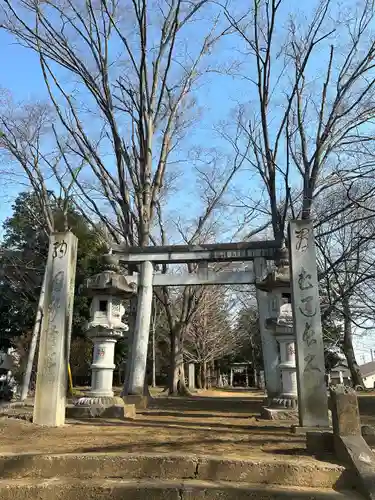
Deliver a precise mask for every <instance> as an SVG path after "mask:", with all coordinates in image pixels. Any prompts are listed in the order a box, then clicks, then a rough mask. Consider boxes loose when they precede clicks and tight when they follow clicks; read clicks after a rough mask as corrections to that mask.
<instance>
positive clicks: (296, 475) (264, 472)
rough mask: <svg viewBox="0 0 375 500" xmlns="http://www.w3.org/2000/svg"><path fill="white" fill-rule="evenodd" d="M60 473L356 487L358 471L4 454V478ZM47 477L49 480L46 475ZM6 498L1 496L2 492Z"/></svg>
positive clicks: (0, 473)
mask: <svg viewBox="0 0 375 500" xmlns="http://www.w3.org/2000/svg"><path fill="white" fill-rule="evenodd" d="M22 477H23V478H35V479H38V478H39V481H40V480H41V479H43V480H46V479H49V478H56V477H69V478H71V479H74V478H75V479H82V480H84V479H89V478H94V479H99V478H100V479H108V478H113V479H134V480H135V479H146V478H154V479H165V480H184V479H199V480H203V481H231V482H237V481H245V482H247V483H249V484H274V485H277V484H279V485H280V486H289V485H296V484H298V485H299V486H303V487H322V488H333V487H336V486H337V485H338V484H339V485H340V487H342V488H351V487H352V485H353V477H352V476H351V474H350V472H348V471H346V470H345V467H342V466H340V465H334V464H330V463H321V462H318V461H316V462H315V463H314V464H311V462H307V461H304V460H303V459H301V460H298V461H296V460H290V459H288V458H286V459H285V458H284V459H282V460H281V459H275V458H274V457H270V458H269V459H268V460H267V459H258V460H237V459H231V460H226V459H224V458H223V459H220V458H214V457H200V458H198V457H197V456H195V455H182V454H168V455H166V454H161V455H157V454H148V455H139V454H138V453H129V454H125V453H124V454H118V453H108V454H104V453H87V454H86V453H85V454H63V455H31V454H21V455H13V454H11V455H4V456H0V478H1V479H4V480H9V479H13V478H14V479H16V478H22ZM43 482H44V481H43ZM0 498H1V496H0Z"/></svg>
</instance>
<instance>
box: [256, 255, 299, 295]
mask: <svg viewBox="0 0 375 500" xmlns="http://www.w3.org/2000/svg"><path fill="white" fill-rule="evenodd" d="M290 286H291V283H290V268H289V258H288V249H287V248H285V247H284V248H281V249H280V250H279V255H278V258H277V260H276V261H275V267H274V269H272V270H271V271H268V272H267V274H266V275H265V277H264V278H263V279H261V280H260V281H259V282H258V283H256V287H257V288H258V289H259V290H262V291H263V292H272V291H275V290H277V289H280V288H290Z"/></svg>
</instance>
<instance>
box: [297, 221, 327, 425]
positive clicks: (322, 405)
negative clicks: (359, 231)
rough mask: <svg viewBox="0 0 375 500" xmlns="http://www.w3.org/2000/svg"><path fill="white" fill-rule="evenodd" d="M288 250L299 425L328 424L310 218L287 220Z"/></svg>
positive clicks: (316, 276) (317, 289) (316, 278)
mask: <svg viewBox="0 0 375 500" xmlns="http://www.w3.org/2000/svg"><path fill="white" fill-rule="evenodd" d="M289 253H290V266H291V277H292V305H293V319H294V328H295V332H296V354H297V380H298V409H299V420H300V425H301V426H302V427H329V420H328V396H327V387H326V383H325V365H324V347H323V335H322V324H321V317H320V301H319V288H318V274H317V265H316V250H315V240H314V233H313V225H312V222H311V221H309V220H293V221H291V222H290V225H289Z"/></svg>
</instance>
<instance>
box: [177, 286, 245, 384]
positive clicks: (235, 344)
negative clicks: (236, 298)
mask: <svg viewBox="0 0 375 500" xmlns="http://www.w3.org/2000/svg"><path fill="white" fill-rule="evenodd" d="M233 306H234V304H233V301H231V298H230V296H229V294H228V290H225V289H223V288H221V287H208V288H206V289H203V290H202V293H201V295H200V297H199V303H198V305H197V308H196V310H195V312H194V315H193V318H192V320H191V321H190V323H189V325H188V326H187V329H186V334H185V339H184V356H185V359H186V361H188V362H192V363H196V364H198V365H199V369H200V372H199V376H200V385H201V387H202V388H206V387H207V368H208V366H210V365H213V363H214V361H216V360H219V359H221V358H223V357H224V356H225V355H227V354H231V353H233V354H235V353H236V352H237V351H238V350H239V349H240V348H241V347H242V346H243V344H244V335H243V334H242V333H243V332H241V331H239V330H237V329H236V328H235V316H234V313H235V311H234V310H233V309H234V308H233Z"/></svg>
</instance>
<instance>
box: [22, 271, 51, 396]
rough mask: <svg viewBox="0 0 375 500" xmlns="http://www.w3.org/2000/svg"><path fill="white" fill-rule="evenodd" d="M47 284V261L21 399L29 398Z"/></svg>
mask: <svg viewBox="0 0 375 500" xmlns="http://www.w3.org/2000/svg"><path fill="white" fill-rule="evenodd" d="M46 285H47V263H46V267H45V270H44V276H43V283H42V288H41V290H40V295H39V301H38V307H37V311H36V318H35V323H34V328H33V333H32V337H31V344H30V350H29V353H28V358H27V365H26V370H25V376H24V378H23V382H22V388H21V401H24V400H25V399H26V398H27V395H28V392H29V386H30V379H31V373H32V371H33V364H34V358H35V352H36V347H37V344H38V338H39V335H40V330H41V327H42V320H43V305H44V296H45V293H46Z"/></svg>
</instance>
